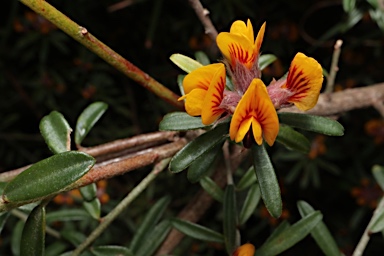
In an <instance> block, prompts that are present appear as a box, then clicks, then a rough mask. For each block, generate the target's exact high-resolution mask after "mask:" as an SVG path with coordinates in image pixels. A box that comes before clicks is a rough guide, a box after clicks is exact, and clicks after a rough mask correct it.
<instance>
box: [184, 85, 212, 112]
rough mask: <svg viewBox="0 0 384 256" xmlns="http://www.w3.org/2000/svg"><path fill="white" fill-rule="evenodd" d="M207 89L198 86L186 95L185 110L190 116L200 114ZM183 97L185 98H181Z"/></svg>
mask: <svg viewBox="0 0 384 256" xmlns="http://www.w3.org/2000/svg"><path fill="white" fill-rule="evenodd" d="M206 94H207V91H206V90H204V89H201V88H196V89H193V90H192V91H190V92H189V93H188V94H186V95H185V96H184V98H185V111H186V112H187V113H188V115H190V116H200V115H201V110H202V107H203V103H204V98H205V95H206ZM181 99H183V98H181Z"/></svg>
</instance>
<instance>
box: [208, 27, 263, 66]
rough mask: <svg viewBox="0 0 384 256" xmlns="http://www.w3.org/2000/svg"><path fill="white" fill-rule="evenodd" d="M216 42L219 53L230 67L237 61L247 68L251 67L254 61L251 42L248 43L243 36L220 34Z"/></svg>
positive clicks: (254, 56)
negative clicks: (229, 62) (228, 61)
mask: <svg viewBox="0 0 384 256" xmlns="http://www.w3.org/2000/svg"><path fill="white" fill-rule="evenodd" d="M216 42H217V46H218V47H219V49H220V51H221V53H222V54H223V55H224V57H225V58H226V59H227V60H230V61H231V64H232V65H235V64H236V61H238V62H240V63H242V64H244V65H245V66H246V67H247V68H251V67H252V65H253V63H254V62H255V59H256V55H255V53H254V45H253V40H252V41H250V40H249V39H248V38H247V37H246V36H244V35H240V34H231V33H227V32H222V33H220V34H219V35H218V36H217V38H216Z"/></svg>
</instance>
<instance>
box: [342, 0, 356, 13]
mask: <svg viewBox="0 0 384 256" xmlns="http://www.w3.org/2000/svg"><path fill="white" fill-rule="evenodd" d="M355 6H356V0H343V9H344V11H345V12H346V13H349V12H351V11H352V10H353V9H355Z"/></svg>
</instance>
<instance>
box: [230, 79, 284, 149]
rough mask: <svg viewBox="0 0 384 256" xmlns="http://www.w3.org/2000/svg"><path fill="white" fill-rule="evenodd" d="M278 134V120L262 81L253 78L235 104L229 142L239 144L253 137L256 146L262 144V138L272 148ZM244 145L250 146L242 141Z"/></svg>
mask: <svg viewBox="0 0 384 256" xmlns="http://www.w3.org/2000/svg"><path fill="white" fill-rule="evenodd" d="M278 133H279V120H278V117H277V113H276V110H275V108H274V106H273V104H272V101H271V99H270V98H269V96H268V92H267V88H266V87H265V85H264V83H263V81H261V80H260V79H258V78H255V79H253V81H252V83H251V84H250V85H249V88H248V90H247V91H246V92H245V94H244V95H243V97H242V98H241V100H240V101H239V103H238V104H237V107H236V109H235V113H234V114H233V116H232V121H231V125H230V128H229V136H230V138H231V140H234V141H235V142H240V141H243V139H244V138H245V137H246V135H247V138H246V140H248V137H253V139H254V141H255V142H256V143H257V144H258V145H261V144H262V142H263V137H264V139H265V141H266V142H267V143H268V145H270V146H272V145H273V143H274V142H275V140H276V137H277V134H278ZM250 135H253V136H250ZM251 139H252V138H251ZM244 145H245V146H246V147H248V145H249V146H250V144H249V143H248V142H247V141H244Z"/></svg>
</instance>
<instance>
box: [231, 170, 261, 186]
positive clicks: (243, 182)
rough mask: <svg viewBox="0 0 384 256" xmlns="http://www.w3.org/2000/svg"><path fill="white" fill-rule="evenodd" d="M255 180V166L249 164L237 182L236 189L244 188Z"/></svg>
mask: <svg viewBox="0 0 384 256" xmlns="http://www.w3.org/2000/svg"><path fill="white" fill-rule="evenodd" d="M256 181H257V177H256V173H255V167H254V166H251V167H249V168H248V170H247V172H246V173H245V174H244V175H243V177H241V179H240V181H239V182H238V183H237V185H236V188H237V190H244V189H246V188H248V187H249V186H251V185H252V184H254V183H255V182H256Z"/></svg>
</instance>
